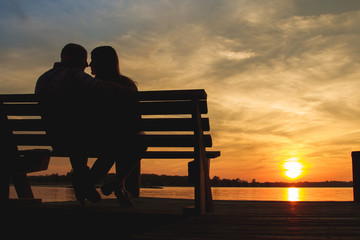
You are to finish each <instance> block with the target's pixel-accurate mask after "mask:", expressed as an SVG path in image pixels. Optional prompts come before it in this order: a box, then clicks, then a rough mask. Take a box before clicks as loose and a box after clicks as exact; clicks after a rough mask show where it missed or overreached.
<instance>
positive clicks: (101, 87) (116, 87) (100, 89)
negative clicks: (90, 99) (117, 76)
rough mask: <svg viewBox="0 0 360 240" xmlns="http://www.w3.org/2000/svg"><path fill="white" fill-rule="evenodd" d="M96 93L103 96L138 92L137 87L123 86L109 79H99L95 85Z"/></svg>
mask: <svg viewBox="0 0 360 240" xmlns="http://www.w3.org/2000/svg"><path fill="white" fill-rule="evenodd" d="M95 91H96V93H98V94H100V95H103V96H109V95H110V96H119V95H120V96H121V95H124V94H133V93H137V89H135V88H132V87H127V86H123V85H120V84H117V83H113V82H109V81H99V82H98V83H97V84H96V86H95Z"/></svg>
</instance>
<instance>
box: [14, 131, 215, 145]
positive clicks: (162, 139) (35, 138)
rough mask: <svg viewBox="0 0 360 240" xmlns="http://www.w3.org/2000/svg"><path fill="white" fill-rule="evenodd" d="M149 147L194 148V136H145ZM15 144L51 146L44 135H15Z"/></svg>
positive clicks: (209, 142)
mask: <svg viewBox="0 0 360 240" xmlns="http://www.w3.org/2000/svg"><path fill="white" fill-rule="evenodd" d="M143 138H144V141H145V144H146V145H147V146H148V147H193V146H194V140H195V138H194V136H193V135H144V136H143ZM13 139H14V142H15V143H16V144H17V145H19V146H50V142H49V138H48V137H47V136H46V135H43V134H14V135H13ZM204 142H205V146H206V147H211V146H212V140H211V136H210V135H204Z"/></svg>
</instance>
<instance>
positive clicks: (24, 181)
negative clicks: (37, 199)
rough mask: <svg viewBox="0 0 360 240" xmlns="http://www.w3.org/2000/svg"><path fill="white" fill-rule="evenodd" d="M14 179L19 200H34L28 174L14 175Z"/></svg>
mask: <svg viewBox="0 0 360 240" xmlns="http://www.w3.org/2000/svg"><path fill="white" fill-rule="evenodd" d="M12 179H13V183H14V186H15V190H16V193H17V195H18V197H19V198H34V194H33V192H32V190H31V186H30V183H29V179H28V178H27V176H26V173H21V172H19V173H14V174H13V175H12Z"/></svg>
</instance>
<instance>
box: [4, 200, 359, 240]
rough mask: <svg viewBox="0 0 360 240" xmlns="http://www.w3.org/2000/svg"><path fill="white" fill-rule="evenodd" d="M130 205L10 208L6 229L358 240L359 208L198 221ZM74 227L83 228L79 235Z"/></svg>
mask: <svg viewBox="0 0 360 240" xmlns="http://www.w3.org/2000/svg"><path fill="white" fill-rule="evenodd" d="M135 204H136V206H135V207H134V208H123V207H119V206H118V204H117V202H116V201H115V200H112V199H107V200H103V201H102V202H101V203H100V204H89V205H88V206H87V207H85V208H81V207H79V206H78V205H77V204H76V203H74V202H62V203H43V204H41V205H32V206H30V205H28V206H24V205H21V206H13V207H12V208H10V209H8V210H10V212H11V213H10V215H9V216H8V219H9V220H8V223H11V222H14V219H15V218H16V219H17V224H16V226H18V227H20V226H21V227H22V228H24V224H27V226H28V227H29V226H32V225H31V224H30V225H29V222H28V221H25V219H29V216H37V218H36V219H39V218H41V219H46V221H45V220H44V221H43V222H41V221H38V222H37V225H42V226H47V227H48V228H54V231H55V230H57V231H58V232H59V229H60V228H62V229H63V231H62V232H61V233H64V234H65V233H68V234H70V235H73V234H75V233H78V234H81V233H83V234H88V236H92V235H94V234H100V235H104V236H105V235H107V234H108V233H112V234H120V235H121V236H122V237H121V239H169V240H171V239H187V240H189V239H190V240H191V239H360V204H356V203H354V202H282V201H215V212H214V213H211V214H206V215H203V216H185V215H183V214H182V208H183V207H185V206H188V205H191V204H192V200H183V199H161V198H139V199H136V201H135ZM19 219H20V220H19ZM60 219H62V220H60ZM64 219H65V220H64ZM79 224H80V225H82V226H87V228H86V229H85V230H84V229H83V232H81V228H80V229H77V228H76V225H79ZM63 225H65V226H66V227H65V228H64V226H63ZM33 227H34V226H32V228H33ZM76 230H77V231H76ZM109 236H110V235H109Z"/></svg>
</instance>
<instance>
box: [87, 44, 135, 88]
mask: <svg viewBox="0 0 360 240" xmlns="http://www.w3.org/2000/svg"><path fill="white" fill-rule="evenodd" d="M91 58H92V61H95V63H96V76H95V77H96V78H99V79H102V80H105V81H113V82H116V83H119V84H122V85H125V86H135V87H136V83H135V82H134V81H133V80H131V79H130V78H128V77H125V76H123V75H121V74H120V67H119V58H118V56H117V54H116V51H115V49H114V48H112V47H110V46H101V47H97V48H95V49H94V50H92V52H91Z"/></svg>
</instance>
